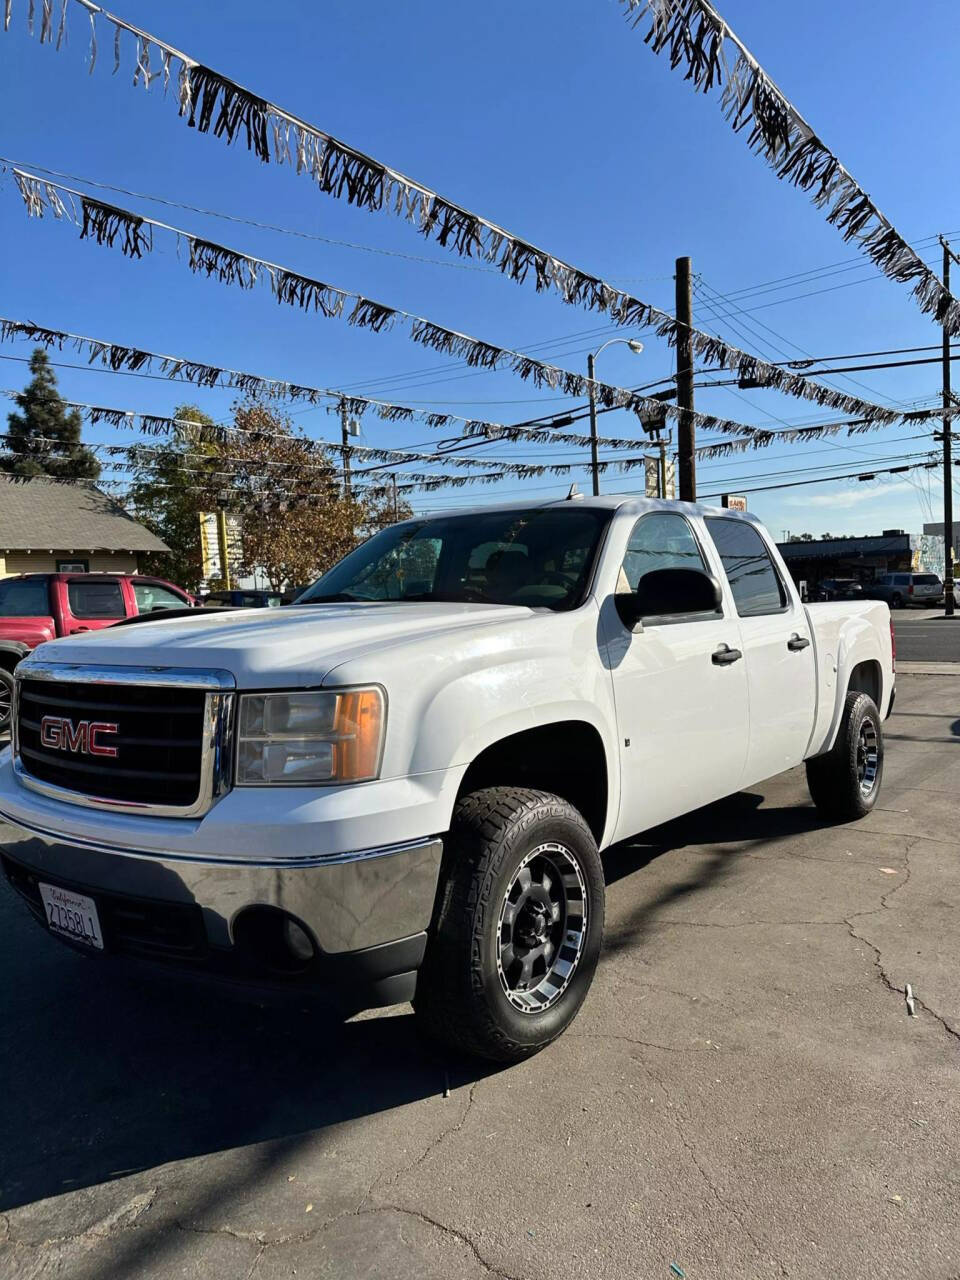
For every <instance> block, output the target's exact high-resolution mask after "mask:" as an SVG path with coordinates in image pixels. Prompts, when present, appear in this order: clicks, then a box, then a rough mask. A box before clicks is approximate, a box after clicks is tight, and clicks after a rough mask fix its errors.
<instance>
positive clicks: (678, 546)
mask: <svg viewBox="0 0 960 1280" xmlns="http://www.w3.org/2000/svg"><path fill="white" fill-rule="evenodd" d="M654 569H699V570H700V572H701V573H708V572H709V570H708V569H707V566H706V564H705V563H704V559H703V556H702V554H701V552H700V547H699V545H698V544H697V540H696V538H695V537H694V536H693V530H692V529H691V528H690V526H689V524H688V523H687V521H686V520H685V519H684V517H683V516H680V515H676V514H674V513H673V512H671V511H652V512H651V513H650V514H649V515H646V516H641V517H640V519H639V520H638V521H637V523H636V524H635V525H634V526H633V532H632V533H631V534H630V541H629V542H628V543H627V552H626V555H625V556H624V557H623V564H622V565H621V566H620V576H619V578H618V579H617V594H618V595H621V594H626V593H628V592H631V591H636V589H637V583H638V582H639V581H640V579H641V578H642V577H643V575H644V574H645V573H652V572H653V570H654Z"/></svg>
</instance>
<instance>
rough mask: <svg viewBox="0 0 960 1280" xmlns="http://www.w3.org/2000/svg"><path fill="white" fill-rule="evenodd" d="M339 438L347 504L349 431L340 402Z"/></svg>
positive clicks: (342, 402) (348, 493)
mask: <svg viewBox="0 0 960 1280" xmlns="http://www.w3.org/2000/svg"><path fill="white" fill-rule="evenodd" d="M340 438H341V439H342V441H343V496H344V497H345V498H346V500H347V501H348V502H349V501H350V498H351V491H350V431H349V423H348V421H347V406H346V403H345V402H344V401H342V400H341V401H340Z"/></svg>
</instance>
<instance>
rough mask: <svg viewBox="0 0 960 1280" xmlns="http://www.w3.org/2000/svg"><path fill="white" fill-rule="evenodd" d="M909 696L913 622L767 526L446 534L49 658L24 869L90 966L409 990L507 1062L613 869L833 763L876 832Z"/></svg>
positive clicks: (38, 656)
mask: <svg viewBox="0 0 960 1280" xmlns="http://www.w3.org/2000/svg"><path fill="white" fill-rule="evenodd" d="M893 697H894V663H893V650H892V634H891V629H890V619H889V613H888V610H887V606H886V605H885V604H882V603H874V602H863V603H860V602H857V603H840V604H821V605H814V606H812V607H809V608H808V607H804V605H803V604H802V603H801V601H800V599H799V597H798V595H797V592H796V590H795V588H794V586H793V583H792V582H791V580H790V576H789V574H788V573H787V572H786V570H785V568H784V566H783V563H782V561H781V559H780V557H779V555H778V553H777V550H776V547H775V546H774V545H773V543H772V542H771V540H770V538H769V537H768V535H767V534H766V532H765V531H764V529H763V528H762V527H761V526H760V525H759V524H758V522H757V521H756V520H754V519H753V518H751V517H750V516H743V515H736V514H733V513H731V512H729V511H725V510H717V509H711V508H708V507H703V506H697V505H691V504H684V503H674V502H660V501H654V500H649V499H637V498H615V497H611V498H597V499H592V500H591V499H580V500H576V499H568V500H566V501H561V502H548V503H538V504H533V503H530V504H526V503H516V504H514V505H512V506H508V507H502V508H498V507H486V508H480V509H476V510H473V511H468V512H466V513H457V514H451V515H437V516H428V517H423V518H418V519H413V520H408V521H406V522H405V523H402V524H398V525H395V526H393V527H392V528H389V529H386V530H384V531H383V532H382V533H379V534H377V535H376V536H375V537H374V538H372V539H371V540H370V541H369V542H367V543H365V544H364V545H363V546H361V547H359V548H358V549H357V550H356V551H354V552H352V553H351V554H350V555H349V556H347V557H346V559H344V560H343V561H341V563H340V564H338V565H337V566H335V567H334V568H333V569H331V570H330V572H329V573H327V574H326V575H325V576H324V577H323V578H321V579H320V581H319V582H317V583H316V584H315V585H314V586H313V587H311V588H310V589H309V590H307V591H306V593H305V594H304V595H302V596H301V597H300V600H299V601H298V602H297V603H296V604H295V605H293V606H291V607H288V608H283V609H278V610H270V611H269V612H268V611H266V610H264V611H260V610H256V611H248V612H243V611H230V612H218V613H207V614H204V613H203V612H199V611H197V612H196V613H194V614H193V615H192V616H186V617H185V616H177V617H169V618H162V617H161V618H159V619H158V620H149V619H145V620H144V621H143V622H140V623H135V624H133V625H129V624H123V625H120V626H117V627H114V628H111V629H110V630H107V631H97V632H91V633H89V634H87V635H84V636H77V637H73V638H70V639H65V640H55V641H52V642H51V643H48V644H45V645H42V646H41V647H40V648H39V649H38V650H36V651H35V653H34V654H32V655H31V656H30V657H29V658H27V659H26V660H25V661H24V662H22V663H21V664H20V666H19V667H18V668H17V670H16V689H15V704H14V717H13V739H12V743H11V746H10V748H8V749H7V750H5V751H4V752H2V753H0V849H2V857H3V865H4V870H5V872H6V876H7V878H8V880H9V882H10V884H11V885H12V887H13V888H14V889H15V890H16V891H17V893H19V894H20V895H21V897H22V898H23V899H24V900H25V902H26V904H27V906H28V907H29V908H30V909H31V910H32V912H33V913H34V915H35V916H36V918H37V920H38V921H39V922H40V923H41V924H42V925H43V926H44V927H45V928H46V929H47V930H48V931H49V932H51V933H52V934H53V935H54V936H56V937H57V938H60V939H62V940H64V941H66V942H68V943H69V944H70V945H72V946H74V947H76V948H79V949H80V950H83V951H86V952H87V953H89V954H90V955H92V956H96V957H98V958H99V957H115V958H117V959H121V960H123V961H124V962H126V963H132V962H133V961H140V962H152V963H153V964H154V966H166V968H167V971H168V972H169V973H174V972H176V971H181V972H189V973H192V974H206V975H209V976H211V977H214V978H219V979H222V980H224V981H228V982H234V983H239V984H246V985H247V986H248V987H249V988H251V989H253V990H256V991H257V992H258V994H259V993H261V992H262V991H263V990H264V989H265V988H269V989H271V990H273V991H276V990H278V989H286V990H288V991H290V992H292V993H294V994H295V995H296V996H297V997H298V998H301V999H302V998H303V997H304V996H305V995H307V994H308V993H309V992H324V993H327V994H330V993H337V994H339V995H341V996H343V997H344V998H345V999H346V1000H347V1001H348V1002H350V1003H351V1004H352V1006H353V1007H354V1008H361V1007H364V1006H374V1005H378V1004H390V1003H395V1002H398V1001H403V1000H408V999H412V1000H413V1002H414V1006H415V1008H416V1012H417V1015H418V1017H419V1019H420V1020H421V1021H422V1023H423V1025H424V1027H425V1028H426V1029H427V1030H428V1031H429V1032H430V1033H432V1034H433V1035H435V1036H439V1037H442V1038H444V1039H445V1040H446V1041H448V1042H452V1043H453V1044H455V1045H457V1046H459V1047H460V1048H465V1049H467V1050H469V1051H471V1052H474V1053H478V1054H482V1055H485V1056H487V1057H490V1058H494V1059H499V1060H510V1059H515V1058H520V1057H523V1056H524V1055H527V1054H530V1053H533V1052H535V1051H536V1050H537V1049H540V1048H541V1047H543V1046H544V1045H546V1044H548V1043H549V1042H550V1041H551V1040H552V1039H554V1038H555V1037H556V1036H557V1035H559V1034H560V1032H561V1031H563V1029H564V1028H565V1027H566V1026H567V1025H568V1024H569V1022H570V1021H571V1019H572V1018H573V1017H574V1016H575V1015H576V1013H577V1010H578V1008H579V1006H580V1005H581V1003H582V1002H583V999H584V997H585V995H586V993H587V990H588V988H589V986H590V983H591V980H592V978H593V974H594V970H595V968H596V964H597V958H598V954H599V951H600V946H601V939H602V934H603V914H604V878H603V869H602V866H601V862H600V857H599V851H600V850H602V849H603V848H604V847H605V846H607V845H610V844H612V843H614V842H615V841H618V840H622V839H624V837H627V836H631V835H633V834H635V833H637V832H639V831H641V830H644V829H646V828H649V827H651V826H654V825H655V824H657V823H661V822H664V821H665V820H667V819H669V818H674V817H677V816H678V815H680V814H683V813H686V812H688V811H690V810H692V809H696V808H697V807H699V806H701V805H705V804H707V803H709V802H710V801H713V800H717V799H719V798H720V797H722V796H726V795H729V794H730V793H733V792H736V791H738V790H740V789H741V788H744V787H748V786H752V785H753V784H755V783H758V782H761V781H763V779H765V778H769V777H771V776H772V775H774V774H777V773H780V772H781V771H783V770H785V769H790V768H792V767H794V766H796V765H799V764H801V763H802V762H804V761H806V770H807V779H808V782H809V787H810V792H811V795H812V797H813V800H814V802H815V804H816V805H817V807H818V808H819V809H820V811H821V812H822V813H823V815H824V817H825V818H826V819H828V820H832V821H844V820H850V819H854V818H858V817H860V816H862V815H863V814H866V813H867V812H868V811H869V810H870V809H871V808H872V806H873V805H874V803H875V801H876V798H877V793H878V790H879V787H880V780H881V775H882V771H883V732H882V722H883V720H884V719H885V717H886V716H888V715H889V713H890V711H891V709H892V706H893ZM91 980H92V981H95V980H96V979H95V978H94V977H93V975H92V974H91Z"/></svg>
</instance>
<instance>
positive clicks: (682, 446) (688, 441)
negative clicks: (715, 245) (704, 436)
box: [676, 258, 697, 502]
mask: <svg viewBox="0 0 960 1280" xmlns="http://www.w3.org/2000/svg"><path fill="white" fill-rule="evenodd" d="M676 285H677V308H676V317H677V324H678V326H679V332H678V333H677V406H678V408H679V409H681V410H685V412H681V414H680V422H679V426H678V430H677V463H678V471H679V487H680V501H681V502H696V500H697V455H696V452H695V449H696V440H695V436H696V432H695V430H694V425H693V346H692V343H691V341H690V332H691V329H692V327H693V277H692V272H691V267H690V259H689V258H678V259H677V274H676Z"/></svg>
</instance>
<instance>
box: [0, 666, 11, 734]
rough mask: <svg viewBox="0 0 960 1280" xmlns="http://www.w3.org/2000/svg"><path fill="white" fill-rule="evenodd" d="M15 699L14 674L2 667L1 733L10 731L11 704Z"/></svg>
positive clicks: (0, 698)
mask: <svg viewBox="0 0 960 1280" xmlns="http://www.w3.org/2000/svg"><path fill="white" fill-rule="evenodd" d="M12 700H13V675H12V673H11V672H9V671H8V670H7V669H6V667H0V733H9V732H10V705H11V702H12Z"/></svg>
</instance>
